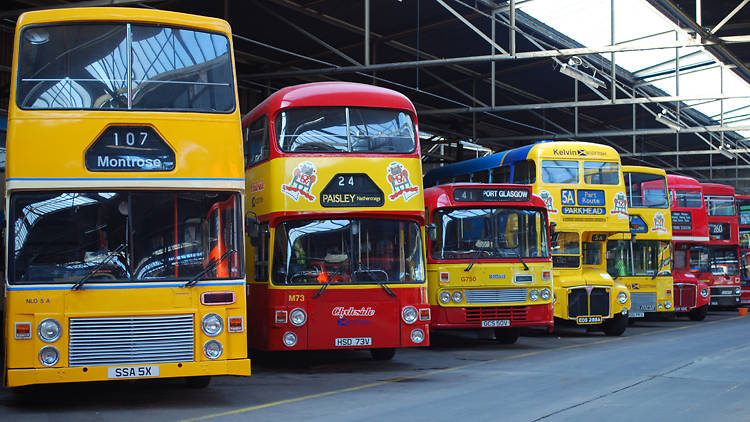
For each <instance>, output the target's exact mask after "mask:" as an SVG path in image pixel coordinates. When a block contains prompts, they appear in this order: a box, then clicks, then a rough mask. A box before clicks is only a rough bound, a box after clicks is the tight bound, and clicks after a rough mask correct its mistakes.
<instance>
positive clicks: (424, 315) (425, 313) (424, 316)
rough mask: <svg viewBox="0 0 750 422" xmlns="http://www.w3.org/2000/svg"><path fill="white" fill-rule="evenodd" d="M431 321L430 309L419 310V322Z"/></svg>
mask: <svg viewBox="0 0 750 422" xmlns="http://www.w3.org/2000/svg"><path fill="white" fill-rule="evenodd" d="M430 319H432V314H431V313H430V308H420V309H419V320H420V321H429V320H430Z"/></svg>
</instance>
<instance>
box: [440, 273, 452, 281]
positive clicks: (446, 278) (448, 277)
mask: <svg viewBox="0 0 750 422" xmlns="http://www.w3.org/2000/svg"><path fill="white" fill-rule="evenodd" d="M449 281H451V275H450V273H449V272H441V273H440V282H441V283H447V282H449Z"/></svg>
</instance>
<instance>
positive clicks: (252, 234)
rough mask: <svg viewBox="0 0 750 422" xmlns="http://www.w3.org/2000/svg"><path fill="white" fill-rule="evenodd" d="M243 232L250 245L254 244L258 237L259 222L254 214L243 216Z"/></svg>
mask: <svg viewBox="0 0 750 422" xmlns="http://www.w3.org/2000/svg"><path fill="white" fill-rule="evenodd" d="M245 231H246V232H247V237H249V238H250V241H251V243H253V244H255V243H256V242H257V240H258V238H259V237H260V222H259V221H258V217H257V216H256V215H255V214H250V213H248V214H247V215H246V216H245Z"/></svg>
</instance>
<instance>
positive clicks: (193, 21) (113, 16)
mask: <svg viewBox="0 0 750 422" xmlns="http://www.w3.org/2000/svg"><path fill="white" fill-rule="evenodd" d="M85 21H97V22H108V21H109V22H117V21H124V22H143V23H158V24H168V25H174V26H183V27H190V28H201V29H205V30H209V31H216V32H223V33H226V34H231V33H232V29H231V28H230V27H229V24H228V23H227V22H226V21H225V20H222V19H218V18H210V17H206V16H198V15H191V14H188V13H178V12H169V11H165V10H154V9H137V8H133V7H72V8H65V9H49V10H37V11H33V12H26V13H24V14H22V15H21V16H20V17H19V18H18V23H17V27H18V28H20V27H23V26H26V25H37V24H45V23H58V22H85Z"/></svg>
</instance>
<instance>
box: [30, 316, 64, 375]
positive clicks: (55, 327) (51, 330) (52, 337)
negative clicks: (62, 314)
mask: <svg viewBox="0 0 750 422" xmlns="http://www.w3.org/2000/svg"><path fill="white" fill-rule="evenodd" d="M36 332H37V334H39V338H40V339H42V341H43V342H45V343H54V342H56V341H57V340H58V339H60V335H61V334H62V326H61V325H60V323H59V322H57V320H54V319H52V318H47V319H45V320H43V321H42V322H40V323H39V327H37V330H36ZM42 363H44V362H42ZM53 365H54V364H53ZM49 366H51V365H49Z"/></svg>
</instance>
